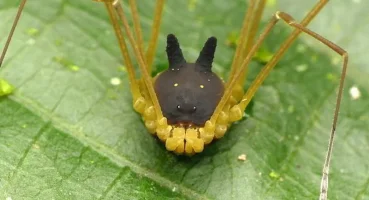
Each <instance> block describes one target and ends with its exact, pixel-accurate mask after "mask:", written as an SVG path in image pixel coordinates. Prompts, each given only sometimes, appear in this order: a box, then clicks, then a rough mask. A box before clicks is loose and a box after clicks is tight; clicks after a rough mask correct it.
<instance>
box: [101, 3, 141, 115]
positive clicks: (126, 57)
mask: <svg viewBox="0 0 369 200" xmlns="http://www.w3.org/2000/svg"><path fill="white" fill-rule="evenodd" d="M104 3H105V6H106V8H107V10H108V13H109V17H110V20H111V23H112V25H113V28H114V32H115V35H116V37H117V39H118V42H119V48H120V51H121V54H122V56H123V59H124V63H125V66H126V69H127V72H128V78H129V83H130V87H131V92H132V96H133V102H134V104H135V103H136V101H137V100H139V101H142V96H141V93H140V89H139V86H138V84H137V82H136V78H135V72H134V68H133V64H132V61H131V58H130V56H129V54H128V50H127V45H126V42H125V40H124V37H123V34H122V31H121V29H120V27H119V23H118V19H117V17H116V15H115V14H114V9H113V6H112V3H111V2H104ZM134 107H135V109H136V110H137V111H138V112H140V113H141V112H142V111H143V106H139V107H140V108H138V107H137V106H134Z"/></svg>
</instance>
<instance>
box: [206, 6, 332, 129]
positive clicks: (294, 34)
mask: <svg viewBox="0 0 369 200" xmlns="http://www.w3.org/2000/svg"><path fill="white" fill-rule="evenodd" d="M327 2H328V0H320V1H319V2H318V3H317V4H316V5H315V6H314V8H313V9H312V10H311V11H310V12H309V13H308V14H307V16H306V17H305V18H304V19H303V20H302V22H301V23H300V24H301V25H302V26H306V25H308V24H309V23H310V21H311V20H313V18H314V17H315V16H316V15H317V14H318V13H319V11H320V10H321V9H322V8H323V7H324V6H325V4H326V3H327ZM277 21H278V18H276V16H273V18H272V19H271V21H270V22H269V23H268V25H267V27H266V28H265V29H264V31H263V32H262V34H261V35H260V36H259V38H258V40H257V41H256V43H255V44H254V46H253V47H252V48H251V50H250V52H249V54H248V55H247V57H246V58H245V59H244V60H243V62H242V65H241V67H240V68H239V70H238V71H237V73H236V75H235V78H233V79H232V80H230V83H229V84H228V85H227V86H226V89H225V92H224V94H223V96H222V98H221V100H220V102H219V103H218V105H217V107H216V108H215V110H214V113H213V115H212V116H211V118H210V122H209V126H210V124H212V125H213V124H215V122H216V120H217V118H218V116H219V114H220V113H221V112H222V110H223V107H224V106H225V105H226V103H227V101H228V99H229V98H230V97H231V95H232V90H231V88H233V87H234V86H235V85H236V84H237V83H238V80H239V78H241V76H242V75H243V73H244V70H245V69H246V67H247V65H248V64H249V63H250V61H251V58H252V56H253V55H254V54H255V52H256V50H257V49H258V48H259V47H260V45H261V43H262V42H263V40H264V39H265V37H266V36H267V35H268V34H269V32H270V31H271V29H272V28H273V26H274V25H275V24H276V23H277ZM300 33H301V30H299V29H296V30H294V31H293V32H292V33H291V34H290V36H289V37H288V38H287V39H286V40H285V42H284V43H283V44H282V45H281V48H280V49H279V50H278V51H277V52H276V53H275V55H274V56H273V58H272V59H271V60H270V61H269V62H268V63H267V64H266V66H265V67H264V68H263V70H262V71H261V72H260V73H259V74H260V75H262V76H261V77H259V79H256V80H255V81H254V82H255V83H254V84H252V85H254V86H259V85H260V84H261V83H262V82H263V81H264V79H265V78H266V76H267V75H268V74H269V72H270V71H271V70H272V69H273V67H274V66H275V65H276V63H277V62H278V61H279V60H280V59H281V57H282V56H283V54H284V53H285V52H286V50H287V49H288V48H289V47H290V46H291V44H292V43H293V41H295V39H296V38H297V36H298V35H299V34H300ZM255 84H257V85H255ZM256 88H257V87H256ZM254 89H255V88H254ZM249 90H250V89H249ZM243 101H245V99H244V100H243ZM248 101H250V99H249V100H248ZM242 112H243V110H242V111H241V110H239V112H238V113H237V115H236V116H232V115H231V116H230V117H231V121H234V120H235V119H236V118H237V119H240V118H241V117H242ZM232 113H233V115H235V114H236V112H235V111H234V112H232ZM232 118H233V119H232Z"/></svg>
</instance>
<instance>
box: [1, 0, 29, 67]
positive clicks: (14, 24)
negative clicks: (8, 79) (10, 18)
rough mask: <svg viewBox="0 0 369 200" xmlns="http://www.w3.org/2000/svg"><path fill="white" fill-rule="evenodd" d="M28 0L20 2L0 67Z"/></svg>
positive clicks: (2, 54)
mask: <svg viewBox="0 0 369 200" xmlns="http://www.w3.org/2000/svg"><path fill="white" fill-rule="evenodd" d="M26 2H27V0H22V1H21V3H20V4H19V7H18V11H17V15H16V16H15V19H14V22H13V25H12V28H11V29H10V32H9V35H8V38H7V40H6V43H5V46H4V49H3V51H2V53H1V56H0V67H1V65H2V64H3V61H4V58H5V55H6V52H7V51H8V47H9V45H10V42H11V40H12V37H13V34H14V31H15V28H16V27H17V24H18V21H19V18H20V17H21V14H22V11H23V8H24V5H25V4H26Z"/></svg>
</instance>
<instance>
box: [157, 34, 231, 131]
mask: <svg viewBox="0 0 369 200" xmlns="http://www.w3.org/2000/svg"><path fill="white" fill-rule="evenodd" d="M216 44H217V39H216V38H215V37H210V38H209V39H208V40H207V41H206V43H205V45H204V47H203V49H202V51H201V52H200V55H199V57H198V59H197V60H196V62H195V63H187V62H186V60H185V59H184V57H183V54H182V50H181V48H180V46H179V43H178V40H177V38H176V37H175V36H174V35H172V34H169V35H168V37H167V49H166V51H167V56H168V61H169V68H168V69H167V70H166V71H164V72H162V73H161V74H160V75H158V77H157V79H156V81H155V91H156V94H157V97H158V100H159V103H160V106H161V110H162V112H163V115H164V116H165V117H166V118H167V119H168V123H169V124H193V125H197V126H202V125H204V123H205V122H206V120H208V119H210V117H211V115H212V114H213V112H214V109H215V107H216V106H217V104H218V102H219V100H220V98H221V97H222V95H223V91H224V86H223V82H222V80H221V79H220V78H219V77H218V76H217V75H216V74H215V73H213V72H212V71H211V67H212V62H213V59H214V53H215V49H216Z"/></svg>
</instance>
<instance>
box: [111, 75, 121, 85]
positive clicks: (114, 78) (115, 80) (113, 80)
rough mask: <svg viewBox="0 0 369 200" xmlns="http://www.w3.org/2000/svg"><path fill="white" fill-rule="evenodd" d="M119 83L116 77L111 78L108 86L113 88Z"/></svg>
mask: <svg viewBox="0 0 369 200" xmlns="http://www.w3.org/2000/svg"><path fill="white" fill-rule="evenodd" d="M121 83H122V81H121V80H120V78H118V77H113V78H111V79H110V84H112V85H114V86H117V85H120V84H121Z"/></svg>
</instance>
